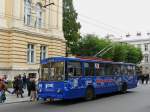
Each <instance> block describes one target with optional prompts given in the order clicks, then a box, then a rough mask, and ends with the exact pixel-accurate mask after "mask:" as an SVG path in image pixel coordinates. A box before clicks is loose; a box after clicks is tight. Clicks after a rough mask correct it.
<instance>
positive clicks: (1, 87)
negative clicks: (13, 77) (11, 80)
mask: <svg viewBox="0 0 150 112" xmlns="http://www.w3.org/2000/svg"><path fill="white" fill-rule="evenodd" d="M6 90H7V88H6V85H5V83H4V81H3V80H2V79H0V103H3V102H5V100H6V95H5V91H6Z"/></svg>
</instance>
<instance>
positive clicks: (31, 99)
mask: <svg viewBox="0 0 150 112" xmlns="http://www.w3.org/2000/svg"><path fill="white" fill-rule="evenodd" d="M30 89H31V96H30V101H35V100H36V82H35V79H32V80H31V85H30Z"/></svg>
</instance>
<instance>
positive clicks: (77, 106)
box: [0, 85, 150, 112]
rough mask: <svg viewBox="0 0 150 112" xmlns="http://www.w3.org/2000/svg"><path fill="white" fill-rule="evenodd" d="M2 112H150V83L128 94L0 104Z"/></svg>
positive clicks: (0, 111)
mask: <svg viewBox="0 0 150 112" xmlns="http://www.w3.org/2000/svg"><path fill="white" fill-rule="evenodd" d="M0 112H150V85H140V86H139V87H138V88H136V89H133V90H130V91H129V92H128V93H127V94H111V95H103V96H99V97H98V98H97V99H96V100H93V101H88V102H86V101H83V100H82V99H78V100H73V101H57V102H54V103H34V102H26V103H20V104H18V103H16V104H5V105H0Z"/></svg>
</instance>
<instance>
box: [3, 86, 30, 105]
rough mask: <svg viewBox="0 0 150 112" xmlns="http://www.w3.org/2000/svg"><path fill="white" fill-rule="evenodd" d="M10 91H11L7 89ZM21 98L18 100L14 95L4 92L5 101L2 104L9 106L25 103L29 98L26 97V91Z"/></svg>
mask: <svg viewBox="0 0 150 112" xmlns="http://www.w3.org/2000/svg"><path fill="white" fill-rule="evenodd" d="M8 90H10V91H13V89H8ZM23 96H24V97H23V98H21V97H20V96H19V98H17V96H16V95H15V94H10V93H8V92H6V101H5V102H4V104H10V103H19V102H27V101H29V100H30V97H28V95H27V90H26V89H25V90H24V94H23Z"/></svg>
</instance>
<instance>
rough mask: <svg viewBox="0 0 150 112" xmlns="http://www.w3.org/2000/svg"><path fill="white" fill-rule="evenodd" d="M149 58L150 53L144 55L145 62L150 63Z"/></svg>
mask: <svg viewBox="0 0 150 112" xmlns="http://www.w3.org/2000/svg"><path fill="white" fill-rule="evenodd" d="M148 58H149V56H148V55H144V62H145V63H148V62H149V59H148Z"/></svg>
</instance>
